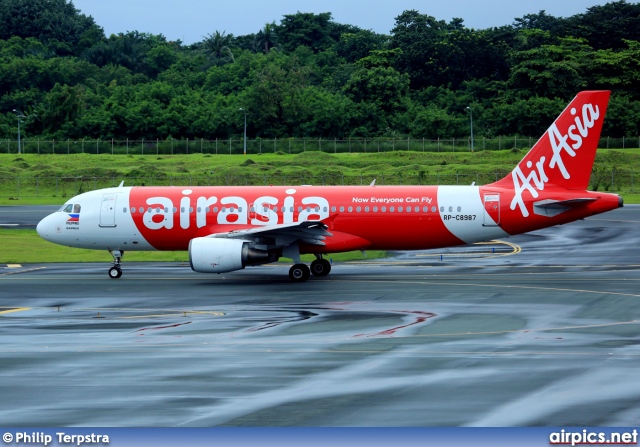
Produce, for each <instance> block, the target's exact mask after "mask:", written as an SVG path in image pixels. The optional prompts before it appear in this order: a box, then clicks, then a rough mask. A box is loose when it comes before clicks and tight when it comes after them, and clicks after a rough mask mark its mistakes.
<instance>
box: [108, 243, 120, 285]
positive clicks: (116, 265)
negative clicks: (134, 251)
mask: <svg viewBox="0 0 640 447" xmlns="http://www.w3.org/2000/svg"><path fill="white" fill-rule="evenodd" d="M109 253H111V256H113V267H111V268H110V269H109V278H111V279H118V278H120V277H121V276H122V268H121V267H120V266H121V265H122V257H123V256H124V252H123V251H120V250H109Z"/></svg>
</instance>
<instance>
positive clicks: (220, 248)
mask: <svg viewBox="0 0 640 447" xmlns="http://www.w3.org/2000/svg"><path fill="white" fill-rule="evenodd" d="M250 244H251V242H250V241H244V240H241V239H223V238H210V237H198V238H195V239H191V241H190V242H189V263H190V264H191V269H192V270H193V271H194V272H199V273H225V272H232V271H234V270H240V269H243V268H245V267H246V266H247V265H259V264H266V263H268V262H274V261H277V260H278V256H277V255H275V254H271V253H269V252H268V251H265V250H257V249H255V248H252V247H251V246H250Z"/></svg>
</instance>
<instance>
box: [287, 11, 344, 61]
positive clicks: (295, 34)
mask: <svg viewBox="0 0 640 447" xmlns="http://www.w3.org/2000/svg"><path fill="white" fill-rule="evenodd" d="M276 31H277V34H278V41H279V42H280V43H281V44H282V47H283V49H284V50H285V51H287V52H293V51H294V50H295V49H296V48H297V47H299V46H301V45H303V46H306V47H308V48H310V49H311V50H312V51H313V52H314V53H318V52H320V51H323V50H326V49H327V48H328V47H330V46H331V45H333V44H334V42H335V40H334V38H333V36H332V34H333V33H332V31H333V24H332V18H331V13H330V12H323V13H320V14H314V13H310V12H309V13H306V12H298V13H297V14H285V16H284V18H283V19H282V20H281V21H280V25H278V26H276Z"/></svg>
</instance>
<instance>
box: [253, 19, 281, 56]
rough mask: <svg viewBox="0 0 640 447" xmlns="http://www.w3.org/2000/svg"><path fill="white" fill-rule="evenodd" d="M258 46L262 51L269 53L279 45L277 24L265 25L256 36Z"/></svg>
mask: <svg viewBox="0 0 640 447" xmlns="http://www.w3.org/2000/svg"><path fill="white" fill-rule="evenodd" d="M256 37H257V40H258V44H259V45H260V47H261V48H262V51H264V52H265V53H268V52H269V50H271V48H273V47H275V46H276V45H277V43H278V35H277V33H276V22H272V23H265V25H264V28H262V29H261V30H260V32H259V33H258V35H257V36H256Z"/></svg>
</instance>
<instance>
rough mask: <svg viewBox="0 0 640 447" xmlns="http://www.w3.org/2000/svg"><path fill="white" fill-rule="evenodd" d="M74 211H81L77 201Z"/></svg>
mask: <svg viewBox="0 0 640 447" xmlns="http://www.w3.org/2000/svg"><path fill="white" fill-rule="evenodd" d="M73 212H74V213H79V212H80V205H78V204H77V203H76V204H75V205H73Z"/></svg>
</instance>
